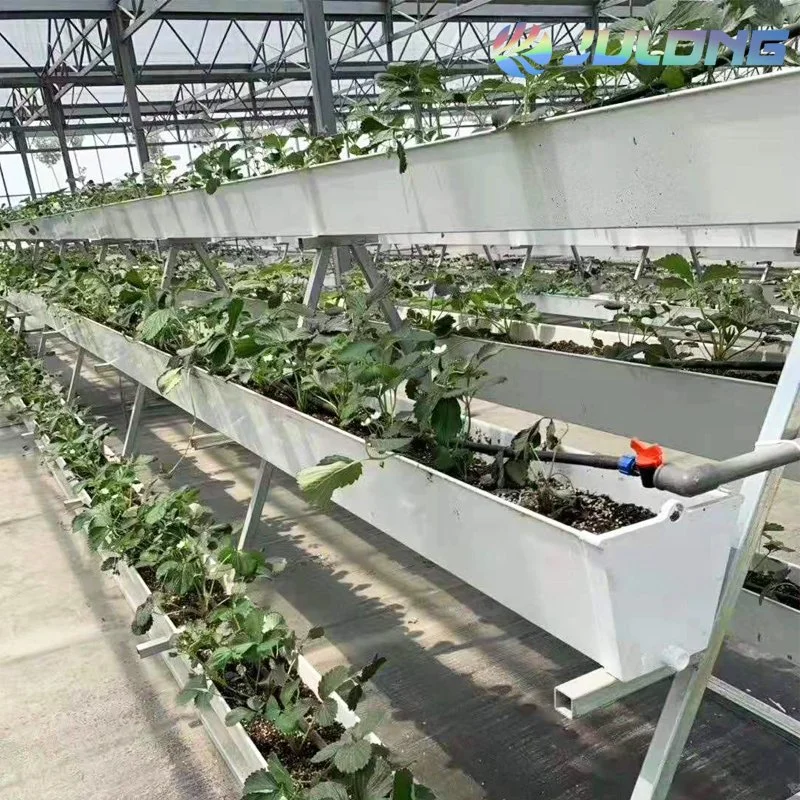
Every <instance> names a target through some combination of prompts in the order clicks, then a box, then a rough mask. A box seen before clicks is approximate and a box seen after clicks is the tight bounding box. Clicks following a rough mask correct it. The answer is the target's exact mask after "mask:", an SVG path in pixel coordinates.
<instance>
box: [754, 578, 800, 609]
mask: <svg viewBox="0 0 800 800" xmlns="http://www.w3.org/2000/svg"><path fill="white" fill-rule="evenodd" d="M774 580H775V575H774V574H773V573H771V572H754V571H753V570H750V571H749V572H748V573H747V577H746V578H745V581H744V588H745V589H750V591H751V592H755V593H756V594H761V592H763V591H764V589H765V588H766V587H767V586H769V584H770V583H772V582H773V581H774ZM768 596H769V597H770V598H771V599H773V600H775V601H777V602H778V603H782V604H783V605H785V606H789V608H794V609H797V610H798V611H800V586H798V585H797V584H796V583H795V582H794V581H792V580H786V581H784V582H782V583H781V585H780V586H778V587H776V588H775V589H774V590H772V591H770V592H769V595H768Z"/></svg>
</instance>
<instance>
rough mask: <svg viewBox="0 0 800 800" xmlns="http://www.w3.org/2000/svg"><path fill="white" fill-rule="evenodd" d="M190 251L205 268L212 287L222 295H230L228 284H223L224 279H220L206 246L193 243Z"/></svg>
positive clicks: (196, 242) (200, 243)
mask: <svg viewBox="0 0 800 800" xmlns="http://www.w3.org/2000/svg"><path fill="white" fill-rule="evenodd" d="M192 249H193V250H194V252H195V253H196V254H197V257H198V258H199V259H200V263H201V264H202V265H203V266H204V267H205V270H206V272H207V273H208V274H209V275H210V276H211V280H212V281H214V285H215V286H216V287H217V289H219V291H221V292H223V293H224V294H230V293H231V290H230V288H229V287H228V284H227V283H225V279H224V278H223V277H222V275H220V273H219V270H218V269H217V267H216V265H215V264H214V261H213V260H212V258H211V256H210V255H209V254H208V250H206V246H205V245H204V244H203V243H202V242H198V241H194V242H192Z"/></svg>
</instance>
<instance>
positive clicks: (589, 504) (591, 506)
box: [409, 442, 656, 533]
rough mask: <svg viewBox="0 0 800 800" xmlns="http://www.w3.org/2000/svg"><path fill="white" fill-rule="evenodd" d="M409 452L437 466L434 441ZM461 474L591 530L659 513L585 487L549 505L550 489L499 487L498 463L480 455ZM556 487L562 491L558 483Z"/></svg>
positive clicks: (524, 504)
mask: <svg viewBox="0 0 800 800" xmlns="http://www.w3.org/2000/svg"><path fill="white" fill-rule="evenodd" d="M409 455H410V457H411V458H413V459H414V460H415V461H419V462H421V463H422V464H426V465H427V466H430V467H433V468H434V469H435V468H436V466H435V463H434V462H435V460H436V455H435V451H434V449H433V446H432V445H431V444H430V443H427V442H415V443H414V445H413V447H412V450H411V452H410V453H409ZM458 477H459V478H460V479H461V480H463V481H464V482H465V483H468V484H469V485H470V486H475V487H477V488H479V489H484V490H485V491H487V492H490V493H491V494H494V495H496V496H497V497H502V498H503V499H504V500H508V501H509V502H510V503H515V504H516V505H519V506H522V507H523V508H527V509H529V510H530V511H535V512H536V513H538V514H542V515H543V516H545V517H549V518H550V519H554V520H556V521H557V522H562V523H564V524H565V525H571V526H572V527H573V528H578V529H579V530H582V531H588V532H589V533H609V532H610V531H615V530H617V529H619V528H623V527H625V526H626V525H633V524H634V523H636V522H643V521H644V520H647V519H652V518H653V517H655V516H656V515H655V514H654V513H653V512H652V511H650V509H648V508H643V507H642V506H637V505H634V504H633V503H618V502H617V501H616V500H613V499H612V498H611V497H609V496H608V495H605V494H595V493H594V492H588V491H586V490H584V489H575V490H573V491H572V492H570V497H569V498H568V500H567V501H566V502H559V501H558V500H556V501H555V502H553V503H552V505H550V506H549V507H547V506H543V503H542V499H543V498H546V497H547V493H545V494H541V493H539V492H537V491H536V490H535V489H534V488H533V487H531V486H524V487H521V488H514V487H511V488H497V481H496V474H495V472H494V466H493V465H492V464H490V463H488V462H486V461H484V460H482V459H480V458H474V459H472V460H471V461H469V462H468V466H467V470H466V474H461V475H459V476H458ZM562 489H563V487H562ZM555 490H556V491H558V487H555ZM550 497H552V495H550Z"/></svg>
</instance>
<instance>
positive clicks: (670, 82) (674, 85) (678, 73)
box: [661, 64, 686, 89]
mask: <svg viewBox="0 0 800 800" xmlns="http://www.w3.org/2000/svg"><path fill="white" fill-rule="evenodd" d="M661 82H662V83H663V84H664V86H666V87H667V89H681V88H682V87H684V86H685V85H686V75H685V74H684V72H683V70H682V69H681V68H680V67H678V66H676V65H674V64H672V65H671V66H669V67H664V69H663V70H662V72H661Z"/></svg>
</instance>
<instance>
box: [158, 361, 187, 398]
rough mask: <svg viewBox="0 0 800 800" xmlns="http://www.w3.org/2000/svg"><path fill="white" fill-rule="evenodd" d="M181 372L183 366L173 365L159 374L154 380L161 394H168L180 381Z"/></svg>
mask: <svg viewBox="0 0 800 800" xmlns="http://www.w3.org/2000/svg"><path fill="white" fill-rule="evenodd" d="M182 373H183V367H173V368H172V369H168V370H167V371H166V372H165V373H163V374H162V375H159V376H158V380H157V381H156V386H157V387H158V391H159V392H161V394H163V395H167V394H169V393H170V392H171V391H172V390H173V389H174V388H175V387H176V386H177V385H178V384H179V383H180V382H181V379H182Z"/></svg>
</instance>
